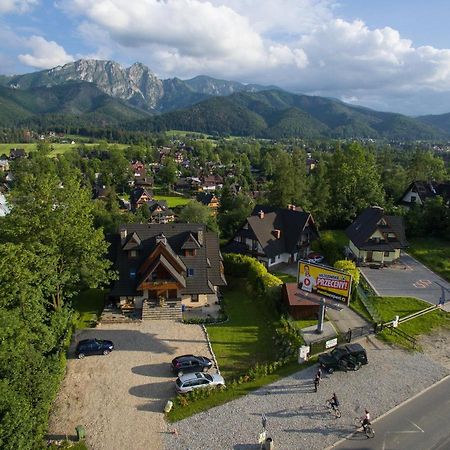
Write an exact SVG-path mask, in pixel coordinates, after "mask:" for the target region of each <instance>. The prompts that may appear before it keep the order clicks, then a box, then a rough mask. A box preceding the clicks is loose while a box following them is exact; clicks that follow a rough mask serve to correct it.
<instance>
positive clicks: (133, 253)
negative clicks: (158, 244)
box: [128, 250, 138, 258]
mask: <svg viewBox="0 0 450 450" xmlns="http://www.w3.org/2000/svg"><path fill="white" fill-rule="evenodd" d="M137 255H138V252H137V250H130V251H129V252H128V257H129V258H137Z"/></svg>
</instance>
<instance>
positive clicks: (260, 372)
mask: <svg viewBox="0 0 450 450" xmlns="http://www.w3.org/2000/svg"><path fill="white" fill-rule="evenodd" d="M291 361H292V358H291V357H286V358H283V359H280V360H278V361H273V362H271V363H266V364H259V363H257V364H256V365H255V366H254V367H252V368H251V369H250V370H249V371H248V372H247V373H246V374H244V375H242V376H240V377H239V378H236V379H234V380H232V381H230V382H229V383H227V387H226V388H222V389H226V390H232V389H236V388H237V387H238V386H240V385H242V384H244V383H250V382H251V381H255V380H257V379H260V378H263V377H265V376H267V375H270V374H272V373H274V372H276V371H277V370H278V369H280V368H281V367H283V366H285V365H286V364H288V363H289V362H291ZM217 392H220V390H218V389H216V388H205V389H195V390H193V391H191V392H188V393H187V394H179V395H177V397H176V398H175V406H179V407H181V408H185V407H187V406H189V405H190V404H191V403H192V402H195V401H196V400H200V399H204V398H208V397H211V396H213V395H216V394H217Z"/></svg>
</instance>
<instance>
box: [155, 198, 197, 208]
mask: <svg viewBox="0 0 450 450" xmlns="http://www.w3.org/2000/svg"><path fill="white" fill-rule="evenodd" d="M154 199H155V200H166V201H167V206H168V207H169V208H175V207H177V206H184V205H186V204H187V203H189V202H190V201H191V199H190V198H186V197H179V196H176V195H173V196H171V195H155V196H154Z"/></svg>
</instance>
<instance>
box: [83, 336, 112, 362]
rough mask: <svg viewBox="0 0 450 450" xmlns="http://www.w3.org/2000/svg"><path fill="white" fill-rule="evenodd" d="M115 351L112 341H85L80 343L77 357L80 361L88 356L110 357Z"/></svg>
mask: <svg viewBox="0 0 450 450" xmlns="http://www.w3.org/2000/svg"><path fill="white" fill-rule="evenodd" d="M113 349H114V344H113V343H112V341H106V340H102V339H84V340H82V341H80V342H78V345H77V348H76V350H75V355H76V356H77V358H78V359H81V358H84V357H85V356H86V355H108V354H109V353H110V352H111V351H112V350H113Z"/></svg>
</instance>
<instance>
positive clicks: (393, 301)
mask: <svg viewBox="0 0 450 450" xmlns="http://www.w3.org/2000/svg"><path fill="white" fill-rule="evenodd" d="M374 306H375V308H376V309H377V311H378V313H379V314H380V316H381V318H382V320H383V321H386V322H387V321H390V320H393V319H395V316H396V315H398V316H400V317H404V316H407V315H409V314H412V313H414V312H417V311H421V310H423V309H425V308H428V307H429V306H430V304H429V303H427V302H424V301H422V300H419V299H417V298H412V297H377V298H375V299H374ZM439 327H446V328H450V314H448V313H446V312H445V311H442V310H440V309H437V310H434V311H432V312H430V313H428V314H425V315H423V316H420V317H418V318H417V319H412V320H409V321H408V322H405V323H403V324H400V325H399V329H400V330H402V331H404V332H405V333H408V334H409V335H411V336H420V335H421V334H426V333H429V332H430V331H432V330H433V329H437V328H439ZM379 336H380V337H382V338H383V339H384V340H386V341H388V342H392V343H395V344H398V345H402V346H408V345H407V344H408V343H407V342H405V341H404V340H403V339H402V338H401V337H399V336H397V335H395V334H391V333H390V332H388V331H383V332H382V333H380V334H379Z"/></svg>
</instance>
